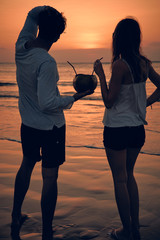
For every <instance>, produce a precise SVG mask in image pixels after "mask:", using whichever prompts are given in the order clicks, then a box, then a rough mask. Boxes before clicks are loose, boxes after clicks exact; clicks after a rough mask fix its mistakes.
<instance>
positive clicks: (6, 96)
mask: <svg viewBox="0 0 160 240" xmlns="http://www.w3.org/2000/svg"><path fill="white" fill-rule="evenodd" d="M0 98H19V96H17V95H6V94H5V95H2V94H1V95H0Z"/></svg>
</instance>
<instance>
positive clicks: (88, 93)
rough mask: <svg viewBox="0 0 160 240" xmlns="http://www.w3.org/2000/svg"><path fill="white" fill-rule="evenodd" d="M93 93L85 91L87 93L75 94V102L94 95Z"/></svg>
mask: <svg viewBox="0 0 160 240" xmlns="http://www.w3.org/2000/svg"><path fill="white" fill-rule="evenodd" d="M93 93H94V91H93V90H87V91H85V92H81V93H75V94H74V95H73V97H74V99H75V101H77V100H79V99H81V98H83V97H85V96H87V95H91V94H93Z"/></svg>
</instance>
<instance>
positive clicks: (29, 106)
mask: <svg viewBox="0 0 160 240" xmlns="http://www.w3.org/2000/svg"><path fill="white" fill-rule="evenodd" d="M65 26H66V19H65V18H64V17H63V15H62V14H61V13H59V12H58V11H57V10H56V9H54V8H52V7H49V6H42V7H36V8H34V9H32V10H31V11H30V12H29V13H28V16H27V19H26V22H25V24H24V27H23V29H22V31H21V32H20V35H19V37H18V40H17V42H16V67H17V83H18V87H19V110H20V115H21V118H22V125H21V141H22V150H23V160H22V164H21V166H20V169H19V171H18V173H17V176H16V180H15V191H14V203H13V210H12V223H11V236H12V239H13V240H18V239H19V240H20V236H19V232H20V228H21V225H22V224H23V222H24V221H25V220H26V218H27V215H23V214H22V213H21V207H22V203H23V200H24V198H25V195H26V193H27V190H28V188H29V183H30V177H31V174H32V170H33V168H34V166H35V164H36V162H37V161H40V160H42V177H43V189H42V197H41V210H42V240H51V239H52V220H53V216H54V211H55V206H56V201H57V177H58V168H59V166H60V165H61V164H63V162H64V161H65V118H64V114H63V109H66V108H70V107H71V106H72V104H73V102H74V101H76V100H78V99H80V98H82V97H84V96H86V95H88V94H91V93H92V92H91V91H86V92H84V93H76V94H74V95H73V96H66V97H62V96H60V93H59V91H58V87H57V81H58V80H59V76H58V71H57V65H56V62H55V60H54V58H53V57H51V56H50V55H49V54H48V51H49V49H50V48H51V46H52V44H53V43H54V42H56V41H57V40H58V39H59V38H60V35H61V34H62V33H63V31H64V29H65ZM38 27H39V32H38V36H37V30H38Z"/></svg>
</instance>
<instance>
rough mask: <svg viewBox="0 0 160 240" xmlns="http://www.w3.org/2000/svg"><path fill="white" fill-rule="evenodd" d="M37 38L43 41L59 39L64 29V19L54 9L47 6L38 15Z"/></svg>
mask: <svg viewBox="0 0 160 240" xmlns="http://www.w3.org/2000/svg"><path fill="white" fill-rule="evenodd" d="M38 25H39V37H40V38H42V39H45V40H51V41H52V40H54V39H55V38H57V37H59V36H60V34H61V33H63V31H64V30H65V27H66V18H65V17H64V16H63V14H62V13H60V12H58V11H57V10H56V9H55V8H52V7H49V6H47V7H46V8H45V9H44V11H42V12H41V13H40V14H39V21H38Z"/></svg>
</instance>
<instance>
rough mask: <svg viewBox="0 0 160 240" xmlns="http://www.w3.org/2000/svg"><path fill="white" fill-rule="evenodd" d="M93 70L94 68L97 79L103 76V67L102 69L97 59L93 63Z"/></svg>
mask: <svg viewBox="0 0 160 240" xmlns="http://www.w3.org/2000/svg"><path fill="white" fill-rule="evenodd" d="M93 68H94V71H95V73H96V74H97V75H98V77H99V78H100V77H102V76H104V70H103V67H102V63H101V61H100V60H99V59H97V60H96V61H95V62H94V65H93Z"/></svg>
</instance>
